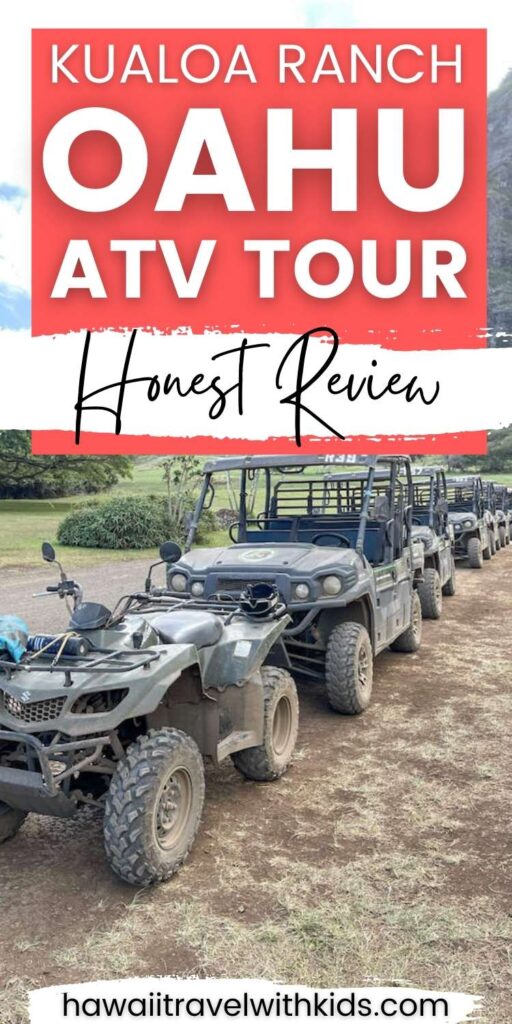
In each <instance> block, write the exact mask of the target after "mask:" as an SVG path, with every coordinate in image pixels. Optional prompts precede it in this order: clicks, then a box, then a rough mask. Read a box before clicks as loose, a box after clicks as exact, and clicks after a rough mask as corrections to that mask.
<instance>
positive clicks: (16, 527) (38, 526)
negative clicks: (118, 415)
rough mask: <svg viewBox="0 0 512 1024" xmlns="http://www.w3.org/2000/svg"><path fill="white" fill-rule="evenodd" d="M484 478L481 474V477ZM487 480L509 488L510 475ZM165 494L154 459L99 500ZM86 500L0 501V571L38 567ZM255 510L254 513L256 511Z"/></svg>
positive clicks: (125, 554)
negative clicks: (63, 523) (45, 545)
mask: <svg viewBox="0 0 512 1024" xmlns="http://www.w3.org/2000/svg"><path fill="white" fill-rule="evenodd" d="M485 475H486V474H484V476H485ZM487 476H488V478H492V479H495V480H500V481H501V482H502V483H506V484H512V474H510V473H509V474H502V475H499V476H497V475H496V474H494V475H492V474H491V475H490V476H489V475H487ZM148 494H165V484H164V481H163V477H162V467H161V465H160V464H159V463H158V462H156V461H155V460H154V459H149V460H148V461H147V462H142V461H139V462H137V463H136V464H135V466H134V468H133V476H132V478H131V479H130V480H121V481H120V483H118V484H117V485H116V487H114V488H113V489H112V490H111V491H109V492H108V493H106V494H103V495H100V496H99V500H100V501H101V500H103V501H104V500H106V499H107V498H109V497H112V496H113V495H118V496H124V497H128V496H129V495H148ZM87 500H88V498H87V496H83V495H81V496H76V497H73V498H56V499H54V500H52V501H47V500H25V499H20V500H17V501H14V500H8V501H0V568H7V567H15V566H38V565H39V564H40V561H41V558H40V550H41V542H42V541H43V540H49V541H51V542H52V543H56V537H57V528H58V524H59V522H60V520H61V519H63V518H64V516H65V515H66V514H67V513H68V512H69V511H70V510H71V509H72V508H74V507H75V506H76V505H78V504H80V503H81V502H83V501H87ZM228 506H229V498H228V494H227V490H226V487H220V486H217V487H216V500H215V507H217V508H223V507H224V508H225V507H228ZM256 510H258V509H256ZM225 538H226V534H225V533H224V532H222V531H220V532H218V533H215V534H213V535H212V536H211V537H210V543H211V544H212V545H215V544H222V543H224V541H225ZM71 553H72V562H73V566H77V567H80V566H81V565H92V564H94V563H95V562H100V561H102V560H104V559H105V558H106V557H107V556H108V558H109V559H127V558H140V557H141V556H142V557H143V556H144V552H143V551H140V550H138V551H133V550H129V551H108V552H105V551H104V550H102V549H98V548H73V549H72V550H71V549H70V554H71Z"/></svg>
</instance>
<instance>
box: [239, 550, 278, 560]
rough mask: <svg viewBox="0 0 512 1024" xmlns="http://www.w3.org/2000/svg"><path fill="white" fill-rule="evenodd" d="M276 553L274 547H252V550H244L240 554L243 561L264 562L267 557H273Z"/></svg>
mask: <svg viewBox="0 0 512 1024" xmlns="http://www.w3.org/2000/svg"><path fill="white" fill-rule="evenodd" d="M273 554H274V552H273V550H272V548H252V549H251V550H250V551H244V552H243V554H241V555H240V561H241V562H264V561H265V560H266V559H267V558H272V555H273Z"/></svg>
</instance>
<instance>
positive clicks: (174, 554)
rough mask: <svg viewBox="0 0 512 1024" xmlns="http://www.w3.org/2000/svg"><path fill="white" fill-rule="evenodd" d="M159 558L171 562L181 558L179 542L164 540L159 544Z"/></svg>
mask: <svg viewBox="0 0 512 1024" xmlns="http://www.w3.org/2000/svg"><path fill="white" fill-rule="evenodd" d="M160 558H161V559H162V562H167V563H168V564H171V565H172V563H173V562H177V561H178V560H179V559H180V558H181V548H180V546H179V544H175V543H174V541H173V540H166V541H164V543H163V544H161V545H160Z"/></svg>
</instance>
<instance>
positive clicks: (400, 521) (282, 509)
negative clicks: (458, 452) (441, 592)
mask: <svg viewBox="0 0 512 1024" xmlns="http://www.w3.org/2000/svg"><path fill="white" fill-rule="evenodd" d="M341 465H344V466H348V467H351V466H365V467H366V468H367V472H366V473H361V471H359V472H343V473H340V472H336V470H337V468H338V467H339V466H341ZM315 467H316V468H318V469H322V470H323V471H324V472H323V474H322V476H316V475H309V474H307V473H305V470H306V469H309V468H313V469H314V468H315ZM258 470H262V471H263V474H264V503H263V509H262V511H261V512H259V513H258V515H257V516H256V517H254V516H252V517H251V516H248V513H247V493H248V485H249V484H250V483H251V482H252V481H254V475H255V473H256V472H257V471H258ZM231 471H240V504H239V518H238V521H237V522H235V523H233V524H232V525H231V527H230V537H231V540H232V541H233V543H235V544H246V543H260V544H261V543H267V542H268V543H271V544H276V543H278V544H286V543H295V544H297V543H299V544H300V543H307V544H311V543H317V542H322V534H325V537H326V539H327V537H328V536H329V534H331V533H332V530H333V529H336V526H337V524H339V525H342V527H343V532H344V534H345V535H346V536H347V537H349V538H350V540H351V545H350V546H351V547H353V548H354V549H355V550H356V551H357V552H358V553H359V554H360V555H363V554H366V556H367V557H368V558H369V560H370V561H373V562H376V561H382V560H386V556H385V555H384V552H382V556H379V557H378V558H377V557H372V556H373V555H375V554H376V551H377V547H378V548H379V550H380V549H381V548H380V543H379V540H380V533H379V537H378V536H377V531H376V530H374V529H373V527H374V525H375V527H378V528H379V531H380V530H381V528H382V526H383V524H384V525H385V527H386V541H387V546H388V548H389V551H388V552H387V553H386V554H387V555H389V558H388V560H392V559H393V558H394V557H396V556H397V553H398V552H399V551H401V549H402V548H403V546H404V543H405V542H406V540H408V538H409V537H410V534H411V526H412V501H413V489H412V488H413V484H412V476H411V466H410V459H409V458H408V457H407V456H398V455H397V456H395V455H386V456H377V455H373V456H322V455H292V456H285V455H276V456H267V457H265V456H254V457H245V458H239V459H237V458H228V459H220V460H218V461H216V462H210V463H207V464H206V465H205V467H204V471H203V472H204V479H203V484H202V487H201V492H200V495H199V499H198V501H197V505H196V507H195V510H194V513H193V515H192V518H191V521H190V528H189V532H188V536H187V541H186V550H187V551H188V550H190V548H191V547H192V544H193V543H194V538H195V534H196V530H197V527H198V524H199V521H200V517H201V514H202V511H203V509H206V508H209V507H210V506H211V503H212V501H213V497H214V487H213V484H212V476H213V475H214V474H216V473H229V472H231ZM272 472H274V473H276V474H280V475H281V476H282V479H279V480H278V481H277V483H276V482H275V480H274V482H273V479H272ZM404 478H405V480H404ZM379 479H380V481H386V486H385V487H384V488H379V486H378V481H379ZM379 492H380V493H379ZM370 522H371V528H370V527H369V523H370ZM404 526H405V536H404ZM369 530H370V534H371V536H368V531H369ZM234 531H236V536H235V535H234ZM373 534H375V536H373ZM365 541H366V544H365ZM370 548H371V549H372V550H371V551H370ZM373 549H375V552H374V550H373Z"/></svg>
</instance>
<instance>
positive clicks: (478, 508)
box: [446, 476, 485, 519]
mask: <svg viewBox="0 0 512 1024" xmlns="http://www.w3.org/2000/svg"><path fill="white" fill-rule="evenodd" d="M446 486H447V494H446V496H447V499H448V508H449V511H450V512H474V513H475V515H476V517H477V518H478V519H482V518H483V515H484V511H485V502H484V490H483V485H482V480H481V478H480V477H479V476H450V477H448V478H447V480H446Z"/></svg>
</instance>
